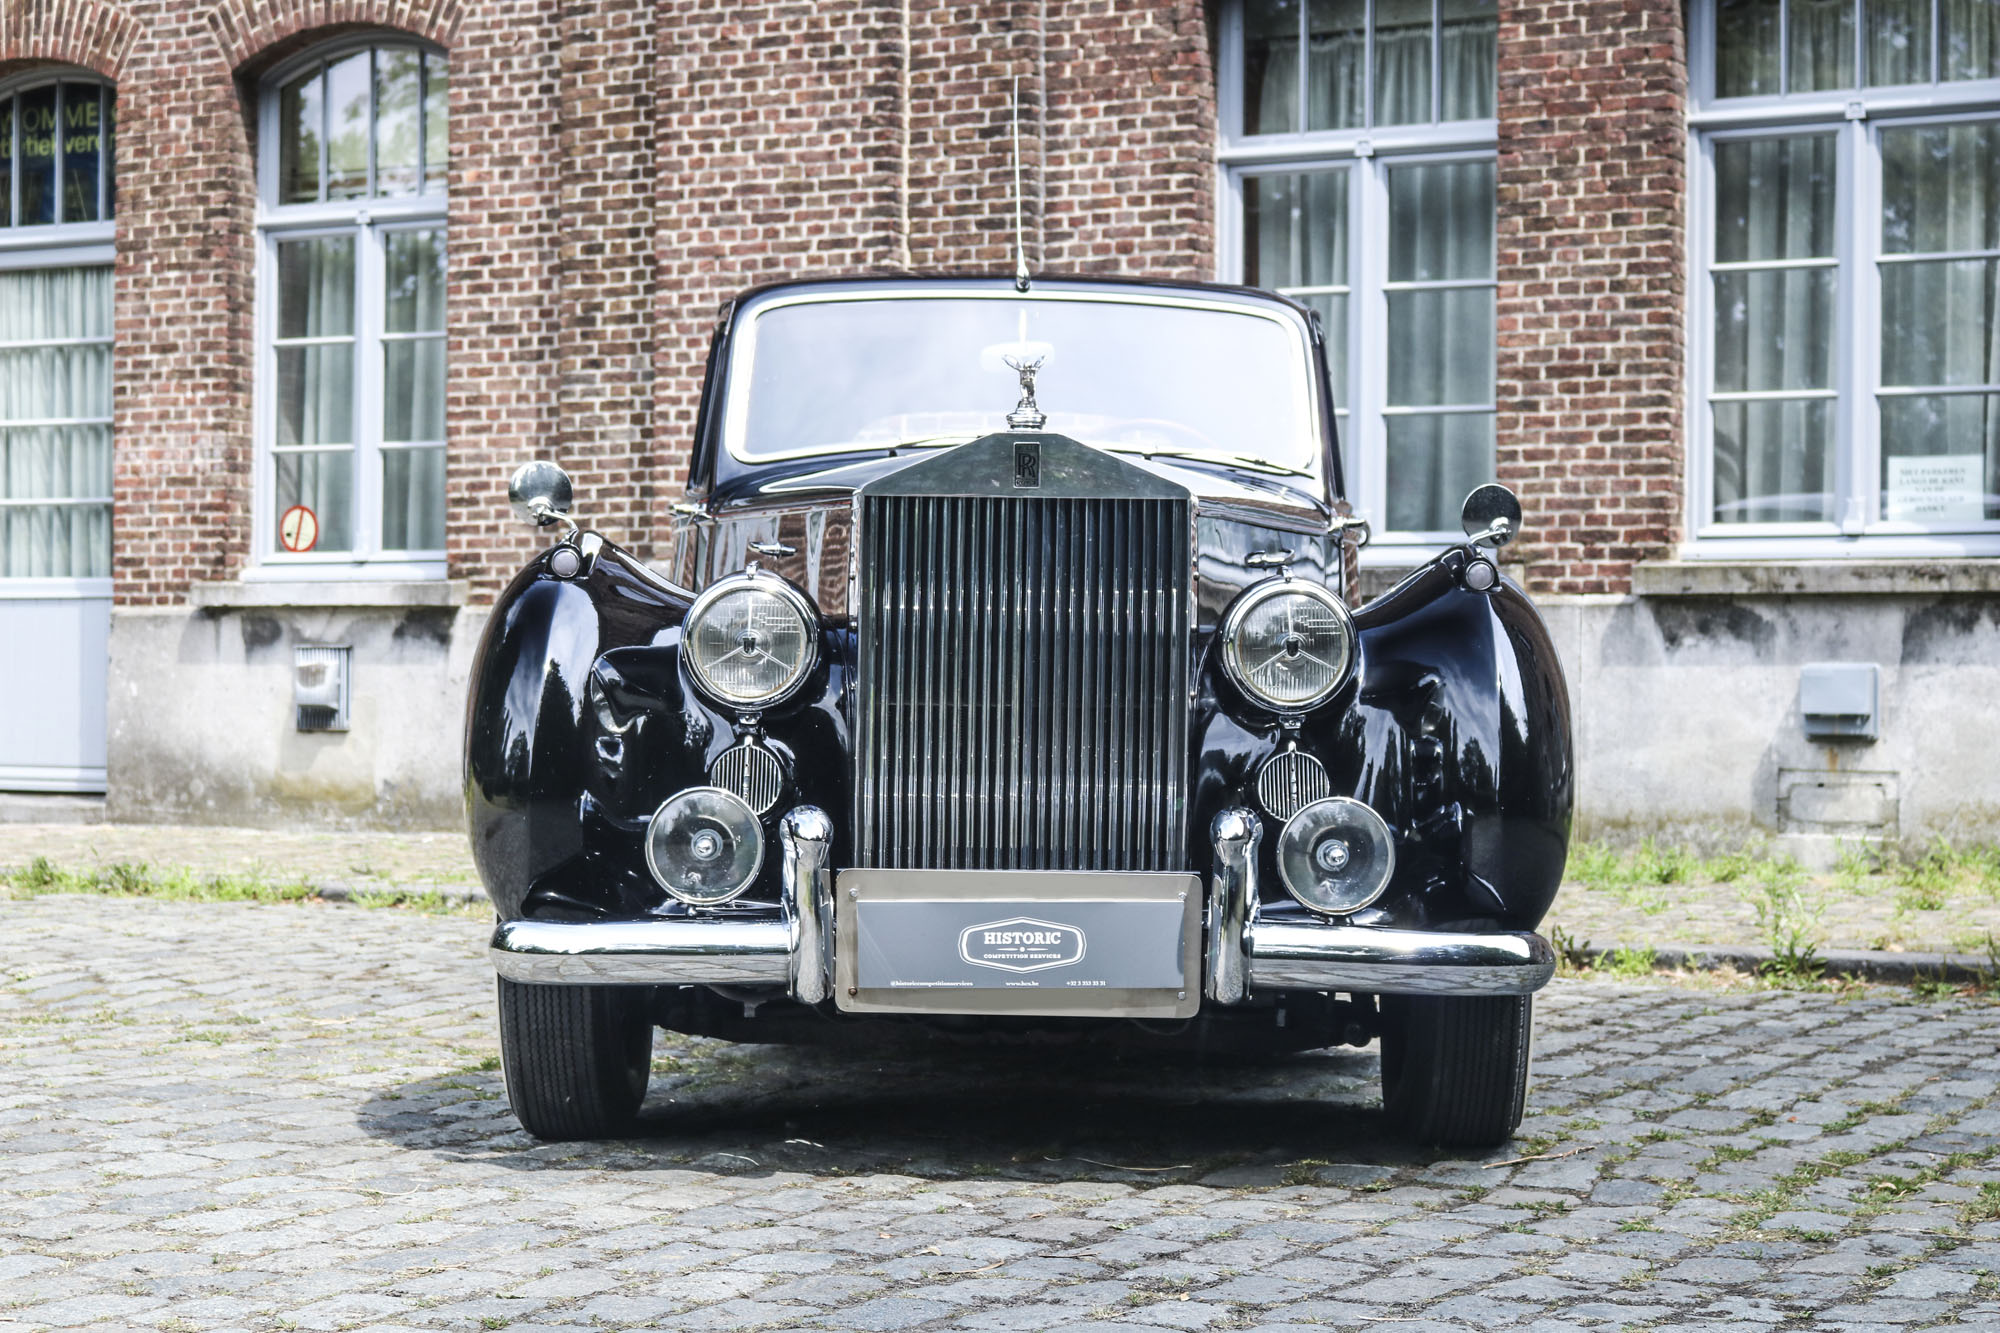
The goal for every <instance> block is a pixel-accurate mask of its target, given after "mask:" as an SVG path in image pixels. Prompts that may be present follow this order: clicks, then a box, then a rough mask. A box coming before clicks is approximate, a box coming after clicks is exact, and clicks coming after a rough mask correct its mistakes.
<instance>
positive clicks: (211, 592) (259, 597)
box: [188, 579, 467, 611]
mask: <svg viewBox="0 0 2000 1333" xmlns="http://www.w3.org/2000/svg"><path fill="white" fill-rule="evenodd" d="M466 593H467V584H466V583H465V581H464V580H463V579H394V580H392V579H383V580H380V581H377V580H372V579H342V580H334V579H329V580H325V581H318V580H312V579H295V580H292V581H289V582H283V583H280V582H276V581H273V582H269V583H264V582H255V583H252V582H240V581H238V580H234V579H230V580H227V581H217V582H212V583H196V584H191V585H190V586H189V588H188V605H189V606H191V607H193V608H195V609H196V610H198V611H236V610H250V609H255V608H281V607H292V606H318V607H415V606H464V605H465V602H466Z"/></svg>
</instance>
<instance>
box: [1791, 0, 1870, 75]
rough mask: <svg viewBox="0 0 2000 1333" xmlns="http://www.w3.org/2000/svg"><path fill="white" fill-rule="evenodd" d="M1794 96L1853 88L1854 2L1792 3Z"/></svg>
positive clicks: (1796, 0)
mask: <svg viewBox="0 0 2000 1333" xmlns="http://www.w3.org/2000/svg"><path fill="white" fill-rule="evenodd" d="M1789 13H1790V16H1791V27H1792V30H1791V34H1790V40H1791V44H1792V72H1791V84H1792V86H1791V89H1790V91H1792V92H1795V93H1801V92H1820V91H1824V90H1826V89H1830V88H1852V87H1853V86H1854V0H1791V4H1790V8H1789Z"/></svg>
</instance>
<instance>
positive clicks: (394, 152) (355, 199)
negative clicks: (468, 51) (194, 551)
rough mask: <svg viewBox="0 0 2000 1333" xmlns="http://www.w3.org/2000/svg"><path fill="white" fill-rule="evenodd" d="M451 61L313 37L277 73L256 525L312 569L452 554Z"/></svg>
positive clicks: (405, 44) (263, 294) (278, 560)
mask: <svg viewBox="0 0 2000 1333" xmlns="http://www.w3.org/2000/svg"><path fill="white" fill-rule="evenodd" d="M445 89H446V84H445V62H444V57H443V56H442V55H441V54H439V53H437V52H435V51H432V50H430V49H428V48H425V47H422V46H420V45H418V44H416V43H414V42H410V41H401V40H391V39H373V40H365V41H361V42H345V43H342V44H339V45H336V46H329V47H325V48H322V49H320V50H318V51H315V52H313V53H312V54H311V55H309V56H308V57H307V58H305V59H303V60H300V61H294V62H292V63H290V64H288V65H286V66H283V67H282V68H280V69H279V70H278V71H276V72H275V73H274V74H273V75H272V77H271V78H269V79H268V80H266V82H265V84H264V87H263V93H262V98H261V104H260V108H259V109H260V122H259V123H260V126H261V139H260V143H261V160H260V162H259V170H258V177H259V196H260V204H261V207H260V208H259V210H258V217H259V227H258V230H259V233H260V240H261V246H260V250H261V259H260V275H259V279H260V280H259V309H258V316H259V328H260V337H259V356H258V361H259V379H258V383H259V388H260V392H259V404H258V422H259V439H260V442H261V448H260V450H259V455H260V460H259V462H260V473H259V487H258V491H259V496H260V502H259V513H258V521H257V525H256V528H257V543H258V550H259V552H260V558H261V559H262V560H263V561H264V562H265V563H267V564H280V565H286V566H291V567H293V572H295V573H299V574H305V573H308V572H310V571H311V570H312V569H313V568H314V567H324V568H325V570H326V572H329V573H331V572H336V571H338V570H340V569H341V568H342V567H349V568H351V567H352V566H353V565H355V564H357V563H362V562H367V563H369V564H371V565H373V566H375V567H378V568H379V569H380V570H381V571H382V572H388V573H396V574H400V575H405V576H409V575H438V574H442V572H443V563H442V562H443V559H444V290H445V289H444V278H445V193H444V192H445V143H446V135H445V123H446V111H445V103H446V97H445Z"/></svg>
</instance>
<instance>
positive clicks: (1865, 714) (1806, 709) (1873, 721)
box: [1799, 662, 1882, 741]
mask: <svg viewBox="0 0 2000 1333" xmlns="http://www.w3.org/2000/svg"><path fill="white" fill-rule="evenodd" d="M1881 697H1882V668H1881V667H1880V666H1878V665H1876V664H1875V663H1873V662H1809V663H1807V664H1806V665H1805V666H1802V667H1800V668H1799V713H1800V715H1801V716H1802V717H1803V718H1804V719H1805V728H1806V735H1807V736H1809V737H1813V738H1814V739H1822V740H1870V741H1872V740H1874V739H1875V737H1876V734H1877V731H1878V714H1879V713H1880V711H1881Z"/></svg>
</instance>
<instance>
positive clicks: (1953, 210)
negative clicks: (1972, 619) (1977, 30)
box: [1881, 121, 2000, 519]
mask: <svg viewBox="0 0 2000 1333" xmlns="http://www.w3.org/2000/svg"><path fill="white" fill-rule="evenodd" d="M1881 145H1882V207H1883V216H1882V250H1883V253H1884V255H1885V257H1889V259H1890V262H1885V263H1884V264H1882V266H1881V274H1882V383H1883V385H1884V387H1890V386H1907V387H1913V388H1916V387H1928V388H1943V387H1950V388H1959V389H1963V388H1972V387H1977V386H1989V387H1992V388H1994V389H1996V390H2000V260H1995V259H1964V258H1961V259H1920V258H1912V259H1908V260H1904V261H1902V262H1895V259H1894V257H1895V256H1900V255H1908V256H1919V255H1928V254H1964V253H1965V252H1967V251H1981V250H1986V251H1992V250H2000V125H1996V124H1994V123H1993V122H1990V121H1989V122H1984V123H1973V124H1961V125H1932V126H1922V127H1913V128H1908V129H1885V130H1884V131H1882V134H1881ZM1881 411H1882V454H1883V484H1884V486H1885V487H1887V486H1888V485H1889V483H1890V480H1891V478H1892V476H1893V473H1892V472H1891V469H1890V460H1892V459H1894V458H1899V457H1901V458H1912V457H1944V456H1951V457H1957V458H1965V457H1967V456H1969V455H1979V456H1980V457H1981V458H1982V463H1981V466H1980V473H1981V476H1982V479H1983V484H1982V489H1983V492H1984V496H1985V499H1984V501H1983V503H1982V504H1981V505H1980V506H1979V507H1980V509H1981V513H1980V514H1979V515H1976V516H1975V515H1973V514H1971V513H1961V514H1960V515H1959V517H1961V518H1965V519H1971V518H1974V517H1987V518H1992V517H2000V392H1995V393H1954V394H1916V395H1912V394H1885V395H1884V396H1883V398H1882V401H1881ZM1887 500H1888V508H1889V509H1890V510H1894V509H1895V508H1896V507H1897V506H1896V497H1895V496H1894V495H1893V494H1892V495H1889V496H1888V497H1887Z"/></svg>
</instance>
